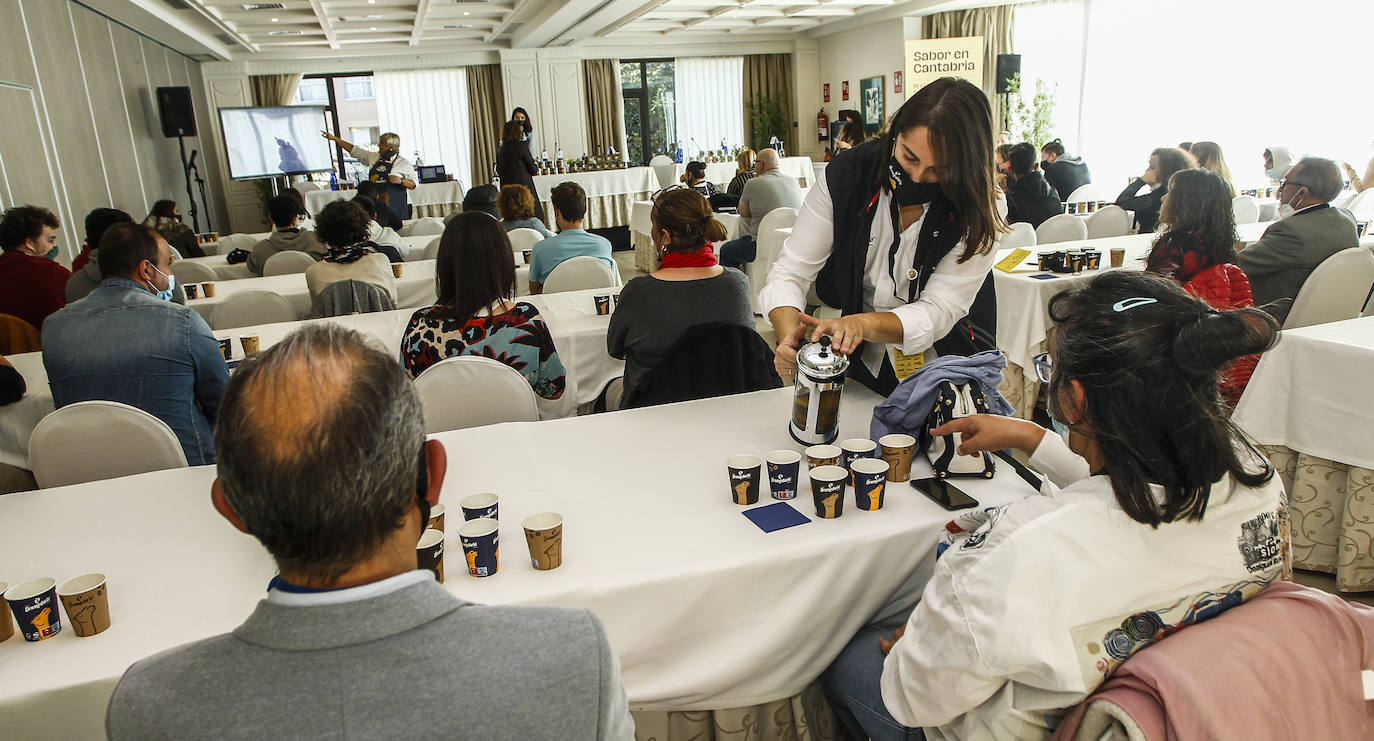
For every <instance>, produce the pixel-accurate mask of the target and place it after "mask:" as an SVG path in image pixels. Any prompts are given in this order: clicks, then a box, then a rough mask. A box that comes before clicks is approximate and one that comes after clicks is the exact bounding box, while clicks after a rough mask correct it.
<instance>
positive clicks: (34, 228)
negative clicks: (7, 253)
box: [0, 206, 62, 250]
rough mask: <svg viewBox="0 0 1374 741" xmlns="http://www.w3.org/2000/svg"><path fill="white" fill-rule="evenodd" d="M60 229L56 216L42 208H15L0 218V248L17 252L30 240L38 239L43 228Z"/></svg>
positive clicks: (60, 224)
mask: <svg viewBox="0 0 1374 741" xmlns="http://www.w3.org/2000/svg"><path fill="white" fill-rule="evenodd" d="M45 226H47V227H52V228H53V229H61V228H62V222H61V221H58V220H57V214H54V213H53V212H51V211H49V210H48V209H46V208H43V207H42V206H15V207H14V208H11V209H8V210H7V211H5V215H4V216H0V248H4V249H6V250H17V249H19V248H20V247H23V246H24V243H25V242H27V241H29V240H30V239H38V238H39V237H40V236H42V234H43V227H45Z"/></svg>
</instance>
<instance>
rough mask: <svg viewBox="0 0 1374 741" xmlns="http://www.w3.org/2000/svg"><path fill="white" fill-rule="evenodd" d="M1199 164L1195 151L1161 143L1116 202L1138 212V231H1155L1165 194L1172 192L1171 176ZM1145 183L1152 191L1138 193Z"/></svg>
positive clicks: (1136, 215)
mask: <svg viewBox="0 0 1374 741" xmlns="http://www.w3.org/2000/svg"><path fill="white" fill-rule="evenodd" d="M1195 167H1197V160H1195V159H1193V155H1191V154H1188V153H1187V152H1185V151H1183V150H1182V149H1179V148H1178V147H1160V148H1159V149H1156V150H1155V151H1153V152H1151V153H1150V166H1149V167H1148V168H1146V169H1145V174H1144V175H1141V176H1140V177H1138V178H1136V179H1135V180H1132V181H1131V184H1130V185H1128V186H1126V189H1125V190H1123V191H1121V195H1119V196H1117V197H1116V205H1118V206H1120V207H1122V208H1124V209H1126V210H1127V211H1134V212H1135V225H1136V229H1137V231H1139V232H1142V233H1143V232H1152V231H1154V230H1155V227H1156V226H1157V225H1158V224H1159V206H1160V204H1161V203H1163V202H1164V194H1165V193H1167V192H1169V178H1171V177H1173V176H1174V173H1176V172H1178V171H1179V170H1190V169H1192V168H1195ZM1146 185H1148V186H1150V191H1149V192H1148V193H1146V194H1145V195H1136V194H1137V193H1139V192H1140V189H1141V188H1143V187H1145V186H1146Z"/></svg>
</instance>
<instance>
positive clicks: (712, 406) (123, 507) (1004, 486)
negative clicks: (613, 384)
mask: <svg viewBox="0 0 1374 741" xmlns="http://www.w3.org/2000/svg"><path fill="white" fill-rule="evenodd" d="M877 400H878V398H877V397H876V395H874V394H872V393H871V392H867V391H866V390H864V389H861V388H859V387H858V386H857V385H853V384H851V386H850V387H849V388H847V389H846V390H845V399H844V403H843V406H842V409H841V430H840V432H841V435H842V436H845V437H849V436H856V435H863V434H866V432H867V430H868V422H869V418H870V415H871V409H872V406H873V404H874V403H875V402H876V401H877ZM790 408H791V390H790V389H779V390H775V391H766V392H759V393H755V394H749V395H744V396H730V397H721V398H715V399H708V400H703V401H699V402H690V403H686V404H671V405H666V406H660V407H652V408H648V409H640V410H631V411H626V412H619V413H614V414H598V415H591V416H585V417H576V418H573V419H565V420H555V421H550V422H537V423H518V424H510V425H503V426H499V427H486V428H475V429H471V430H459V431H454V432H447V433H442V434H439V435H437V436H435V437H436V438H437V439H439V440H441V441H442V442H443V443H444V445H445V446H446V447H447V448H448V450H449V460H450V467H449V473H448V476H447V477H446V479H445V481H444V486H443V491H442V501H443V502H444V503H445V504H446V505H447V506H448V507H449V508H450V509H451V510H452V511H453V512H454V513H456V512H457V508H456V507H455V504H456V502H457V501H458V500H459V499H461V498H462V497H463V496H465V495H468V494H471V493H474V492H479V491H493V492H497V493H498V494H500V495H501V498H502V502H501V511H502V516H503V518H504V519H502V521H501V522H502V526H501V539H502V541H503V543H504V545H505V546H506V547H505V548H504V549H503V550H505V552H506V557H505V558H503V559H502V561H501V566H500V572H499V573H498V574H497V575H495V576H493V577H489V578H486V579H480V580H479V579H473V578H469V577H467V576H465V575H464V574H463V571H462V569H461V568H456V567H455V564H458V565H461V563H462V560H461V556H460V555H458V556H455V555H454V554H455V553H456V552H457V547H456V546H457V543H456V539H455V540H451V541H449V544H450V552H449V555H448V558H449V568H448V569H447V571H448V582H447V584H446V585H445V588H447V589H448V590H449V591H450V592H452V593H453V594H455V595H457V596H459V597H461V598H463V599H467V600H471V601H474V602H481V603H491V604H518V605H557V606H567V607H584V608H589V609H591V610H593V611H594V612H595V613H596V614H597V615H598V616H599V617H600V618H601V620H602V621H603V622H604V623H605V625H606V629H607V634H608V636H609V638H610V641H611V644H612V646H613V647H614V649H615V650H616V653H617V655H618V656H619V659H620V664H621V679H622V681H623V683H624V686H625V688H626V691H627V692H628V694H629V700H630V706H631V708H633V709H637V710H638V709H648V710H697V709H714V708H730V707H739V706H744V705H751V704H756V703H760V702H767V701H770V700H775V699H778V698H784V697H788V696H791V695H795V694H797V693H799V692H800V691H801V690H802V689H803V688H804V687H806V686H807V685H808V684H809V683H810V682H811V681H813V680H814V679H815V678H816V676H817V675H818V674H819V673H820V672H821V670H822V669H824V668H825V667H826V665H827V664H829V662H830V661H831V660H832V659H834V657H835V656H836V655H837V654H838V652H839V651H840V649H841V648H842V647H843V646H844V645H845V643H846V642H847V641H848V640H849V638H850V637H851V636H852V635H853V634H854V633H855V631H857V630H858V629H859V628H860V627H861V626H862V625H863V624H864V622H865V621H866V620H867V619H868V618H869V616H871V615H872V614H873V613H874V611H876V610H877V609H878V608H879V607H881V606H882V605H884V604H885V603H888V602H889V601H891V600H894V599H898V600H902V601H905V602H912V601H914V600H915V599H916V598H917V597H918V595H919V593H920V590H921V588H922V586H923V585H924V581H925V579H926V578H928V576H929V573H930V569H931V568H932V567H933V563H934V562H933V547H934V544H935V540H936V537H937V534H938V532H939V530H940V528H941V527H942V526H943V524H944V523H945V522H947V521H948V520H949V519H950V513H948V512H946V511H944V510H942V509H940V508H939V507H937V506H936V505H934V504H933V503H931V502H930V501H929V500H927V499H926V498H925V497H923V496H921V495H920V494H918V493H916V492H915V491H914V490H912V489H911V488H909V487H907V486H905V485H894V486H893V489H892V491H891V492H890V493H889V494H887V496H886V502H885V506H884V508H883V509H882V510H879V511H877V512H863V511H858V510H856V509H854V508H853V507H852V504H853V501H852V498H851V499H850V501H849V502H846V506H845V508H844V514H843V516H842V517H840V518H839V519H836V520H816V519H813V520H812V522H810V523H808V524H804V525H802V526H799V527H794V528H789V529H785V530H781V531H777V532H774V533H771V534H765V533H763V532H761V531H760V530H758V529H757V528H756V527H755V526H754V525H753V524H751V523H750V522H749V520H747V519H746V518H745V517H743V516H742V515H741V512H742V511H743V508H742V507H739V506H737V505H735V504H734V503H733V502H732V501H731V500H730V496H729V489H728V485H727V481H726V473H725V459H726V458H727V457H728V456H731V455H734V454H738V453H752V454H758V455H762V454H763V453H765V452H767V451H769V450H772V449H775V448H789V449H800V446H798V445H797V444H796V443H794V442H792V441H791V439H790V438H789V437H788V435H787V431H786V428H785V425H786V420H787V416H788V413H789V411H790ZM512 441H518V443H519V444H516V445H513V444H512ZM684 450H687V451H690V453H689V454H684V453H683V452H682V451H684ZM532 451H533V452H532ZM920 466H924V464H920ZM920 466H918V469H919V467H920ZM926 471H927V472H928V469H926ZM213 476H214V469H213V467H210V466H203V467H197V468H185V469H177V470H171V471H159V472H155V473H149V474H142V475H139V476H132V477H128V478H124V479H116V480H113V481H105V482H99V483H91V484H83V485H78V486H72V487H65V488H60V489H50V490H47V491H43V492H34V493H21V494H11V495H7V496H5V497H0V523H4V524H3V525H0V527H3V531H0V564H4V567H3V568H4V569H5V573H4V574H3V576H2V577H0V578H4V579H6V580H7V581H9V582H10V583H15V582H18V581H21V580H24V579H28V578H32V577H38V576H52V577H54V578H57V579H64V578H67V577H69V576H73V575H76V574H82V573H86V572H90V571H97V570H98V571H101V572H103V573H105V574H106V575H107V577H108V580H109V599H110V609H111V613H112V615H113V625H112V627H111V628H110V629H109V630H108V631H107V632H105V633H103V634H101V635H100V636H97V637H94V638H77V637H75V635H74V634H73V633H72V631H70V630H64V631H62V632H61V633H60V634H59V635H57V636H56V637H54V638H52V639H49V640H48V641H46V642H44V643H42V644H39V645H29V644H25V643H24V642H23V641H22V640H18V639H12V640H9V641H6V642H4V643H0V665H3V666H4V667H5V671H3V672H0V727H3V728H5V731H6V737H7V738H8V739H11V740H13V741H18V740H19V739H28V738H45V739H47V738H91V737H95V738H99V737H100V734H101V731H102V729H103V717H104V708H105V704H106V702H107V700H108V697H109V694H110V692H111V688H112V686H113V684H114V682H115V681H116V679H117V678H118V676H119V675H120V674H121V673H122V672H123V671H124V669H125V668H126V667H128V666H129V665H130V664H131V663H133V662H134V661H137V660H139V659H141V658H143V657H146V656H148V655H151V654H153V653H156V652H158V651H162V650H164V649H167V648H169V647H172V646H175V645H178V644H181V643H185V642H187V641H192V640H196V639H200V638H204V637H206V636H210V635H215V634H218V633H223V632H226V631H229V630H231V629H233V628H235V627H236V626H238V625H239V624H240V623H241V622H242V621H243V619H244V618H245V617H246V616H247V615H248V614H249V613H250V612H251V611H252V609H253V606H254V604H255V603H256V602H257V601H258V600H260V599H262V597H263V593H264V589H265V588H266V585H267V581H268V579H269V578H270V577H271V576H272V574H273V572H274V568H273V565H272V563H271V560H270V558H269V557H268V556H267V554H266V552H265V551H264V550H263V549H262V548H261V547H260V546H259V545H258V543H257V542H256V541H255V540H254V539H253V538H251V537H248V536H246V535H244V534H242V533H240V532H238V531H237V530H235V529H234V528H233V527H232V526H230V525H229V524H228V523H227V522H225V521H224V520H223V519H222V518H220V516H219V515H218V514H216V513H215V512H214V509H213V508H212V507H211V504H210V497H209V490H210V484H211V480H212V478H213ZM960 486H961V487H963V488H966V489H967V491H968V492H969V494H970V495H972V496H974V497H976V498H977V499H979V500H980V502H981V503H983V504H984V505H989V506H991V505H997V504H1002V503H1005V502H1008V501H1011V500H1012V499H1014V498H1016V497H1019V496H1022V495H1024V494H1027V493H1029V492H1030V488H1029V487H1028V486H1026V485H1025V484H1024V483H1022V482H1021V481H1020V480H1019V479H1016V478H1015V476H1014V474H1012V473H1011V472H1010V471H1008V470H1007V469H1006V467H999V470H998V475H997V478H996V479H994V480H992V481H983V480H969V481H967V482H963V483H961V484H960ZM848 496H850V497H852V495H848ZM809 499H810V494H809V492H808V491H807V487H806V486H805V485H803V487H802V498H800V499H798V500H797V502H796V505H795V506H796V508H797V509H798V510H799V511H802V512H804V513H807V515H808V517H814V511H813V510H812V507H811V505H810V504H809ZM763 501H768V500H766V499H765V500H763ZM761 503H762V502H761ZM550 510H551V511H555V512H559V513H561V514H562V515H563V516H564V522H565V524H564V551H563V554H564V561H563V566H562V567H561V568H559V569H558V570H556V571H552V572H536V571H534V570H533V569H532V567H531V566H530V565H529V562H528V561H527V560H526V559H525V557H524V556H522V555H521V554H522V553H523V551H524V549H525V546H524V542H523V536H522V534H521V532H520V526H519V522H520V520H521V519H522V518H523V517H525V516H526V515H529V514H532V513H535V512H542V511H550ZM447 522H448V528H449V532H452V531H453V530H454V529H456V528H457V527H458V525H459V524H460V523H461V518H460V517H455V516H450V517H449V518H448V521H447ZM74 532H79V533H80V534H81V535H80V537H72V533H74ZM455 559H456V560H455ZM63 618H64V619H65V615H64V616H63Z"/></svg>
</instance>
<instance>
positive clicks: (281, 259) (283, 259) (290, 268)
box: [262, 250, 315, 276]
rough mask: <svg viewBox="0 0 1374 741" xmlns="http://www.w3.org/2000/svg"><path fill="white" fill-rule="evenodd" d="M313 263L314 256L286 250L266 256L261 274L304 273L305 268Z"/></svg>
mask: <svg viewBox="0 0 1374 741" xmlns="http://www.w3.org/2000/svg"><path fill="white" fill-rule="evenodd" d="M314 264H315V258H313V257H311V256H310V255H308V254H306V253H304V252H300V251H297V250H286V251H284V252H278V253H277V254H275V255H273V256H271V257H269V258H267V262H265V263H263V266H262V274H263V275H264V276H267V275H292V274H294V273H304V272H305V269H306V268H308V267H310V266H311V265H314Z"/></svg>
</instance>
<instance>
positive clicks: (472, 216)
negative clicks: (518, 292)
mask: <svg viewBox="0 0 1374 741" xmlns="http://www.w3.org/2000/svg"><path fill="white" fill-rule="evenodd" d="M437 257H438V259H437V260H436V261H435V263H434V281H435V284H436V286H435V289H436V291H437V292H438V294H439V305H440V306H445V307H448V308H449V309H450V310H451V311H452V312H453V316H454V317H455V318H457V319H459V320H462V321H466V320H468V319H469V318H471V317H472V316H474V315H475V314H476V313H477V312H478V311H480V310H482V309H484V308H486V307H488V306H491V305H492V304H494V303H496V301H497V300H498V299H508V298H511V297H513V296H515V256H514V255H513V254H512V253H511V246H510V240H509V239H507V238H506V228H505V227H503V226H501V222H499V221H497V220H495V219H493V218H491V217H489V216H488V215H487V214H484V213H481V212H479V211H467V212H464V213H461V214H458V215H457V216H454V217H453V220H452V221H450V222H449V223H448V226H445V227H444V235H443V236H442V237H440V238H439V254H438V256H437Z"/></svg>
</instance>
